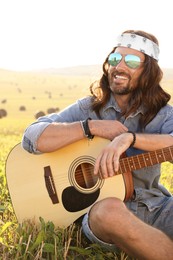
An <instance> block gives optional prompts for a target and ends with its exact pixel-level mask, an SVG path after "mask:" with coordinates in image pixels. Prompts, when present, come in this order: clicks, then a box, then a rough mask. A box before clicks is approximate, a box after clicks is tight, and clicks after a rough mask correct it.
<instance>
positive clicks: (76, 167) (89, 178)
mask: <svg viewBox="0 0 173 260" xmlns="http://www.w3.org/2000/svg"><path fill="white" fill-rule="evenodd" d="M94 164H95V158H93V157H91V156H80V157H78V158H76V159H75V160H74V161H73V162H72V164H71V165H70V167H69V172H68V176H69V181H70V184H71V185H72V186H73V187H74V188H75V189H76V190H78V191H79V192H82V193H93V192H96V191H98V190H99V189H100V188H101V187H102V186H103V184H104V180H103V179H100V178H99V177H98V176H95V175H94Z"/></svg>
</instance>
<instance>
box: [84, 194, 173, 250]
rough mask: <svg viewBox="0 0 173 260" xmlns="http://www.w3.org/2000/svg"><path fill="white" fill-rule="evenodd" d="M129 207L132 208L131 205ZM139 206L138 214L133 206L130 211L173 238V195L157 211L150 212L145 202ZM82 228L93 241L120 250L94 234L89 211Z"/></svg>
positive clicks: (165, 199)
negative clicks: (89, 220) (90, 224)
mask: <svg viewBox="0 0 173 260" xmlns="http://www.w3.org/2000/svg"><path fill="white" fill-rule="evenodd" d="M127 204H130V203H127ZM127 206H130V205H127ZM128 208H129V209H130V207H128ZM137 208H138V210H137V212H138V213H137V214H135V212H134V211H133V210H132V208H131V209H130V211H131V212H133V213H134V215H136V216H137V217H138V218H140V219H141V220H142V221H144V222H145V223H147V224H149V225H151V226H153V227H155V228H157V229H160V230H161V231H163V232H164V233H165V234H167V235H168V236H169V237H170V238H171V239H173V197H165V198H164V202H163V201H162V206H160V207H159V208H157V209H155V212H150V211H149V210H148V209H147V207H146V206H145V205H144V204H143V206H142V205H141V204H140V205H139V206H138V207H137ZM82 229H83V232H84V234H85V235H86V237H87V238H88V239H89V240H90V241H91V242H92V243H97V244H99V245H100V246H102V247H104V248H106V249H108V250H111V251H117V252H118V248H117V247H116V245H114V244H109V243H106V242H104V241H102V240H100V239H99V238H98V237H96V236H95V235H94V234H93V232H92V230H91V229H90V227H89V223H88V213H87V214H86V215H85V216H84V218H83V221H82Z"/></svg>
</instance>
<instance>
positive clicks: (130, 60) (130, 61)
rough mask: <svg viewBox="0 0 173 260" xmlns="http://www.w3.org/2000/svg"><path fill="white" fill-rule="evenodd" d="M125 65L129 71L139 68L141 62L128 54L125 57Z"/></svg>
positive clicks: (136, 57)
mask: <svg viewBox="0 0 173 260" xmlns="http://www.w3.org/2000/svg"><path fill="white" fill-rule="evenodd" d="M125 63H126V64H127V66H128V67H129V68H131V69H137V68H138V67H139V66H140V63H141V60H140V58H139V57H138V56H136V55H131V54H128V55H126V56H125Z"/></svg>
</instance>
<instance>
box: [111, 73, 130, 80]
mask: <svg viewBox="0 0 173 260" xmlns="http://www.w3.org/2000/svg"><path fill="white" fill-rule="evenodd" d="M113 77H114V78H115V79H123V80H128V79H129V77H128V76H125V75H120V74H116V73H114V74H113Z"/></svg>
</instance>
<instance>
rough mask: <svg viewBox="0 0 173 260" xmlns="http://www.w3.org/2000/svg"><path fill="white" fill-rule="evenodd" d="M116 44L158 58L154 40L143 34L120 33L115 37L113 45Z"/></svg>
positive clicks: (157, 48) (157, 47)
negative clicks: (115, 41) (115, 40)
mask: <svg viewBox="0 0 173 260" xmlns="http://www.w3.org/2000/svg"><path fill="white" fill-rule="evenodd" d="M118 46H122V47H127V48H131V49H135V50H137V51H140V52H143V53H144V54H146V55H148V56H150V57H152V58H154V59H155V60H157V61H158V60H159V46H158V45H157V44H156V43H155V42H153V41H151V40H149V39H148V38H145V37H143V36H139V35H137V34H134V33H124V34H121V35H120V36H119V37H118V38H117V43H116V44H115V47H118Z"/></svg>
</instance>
